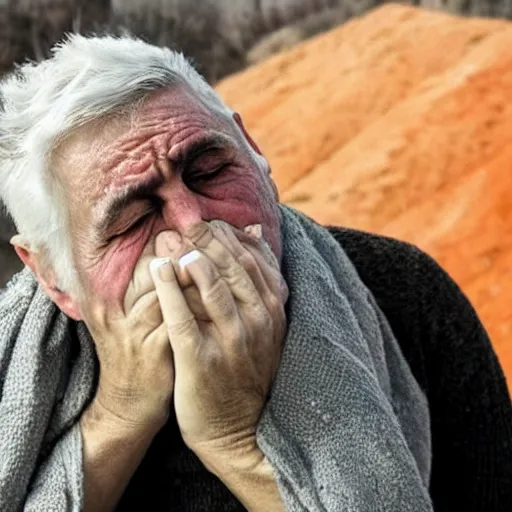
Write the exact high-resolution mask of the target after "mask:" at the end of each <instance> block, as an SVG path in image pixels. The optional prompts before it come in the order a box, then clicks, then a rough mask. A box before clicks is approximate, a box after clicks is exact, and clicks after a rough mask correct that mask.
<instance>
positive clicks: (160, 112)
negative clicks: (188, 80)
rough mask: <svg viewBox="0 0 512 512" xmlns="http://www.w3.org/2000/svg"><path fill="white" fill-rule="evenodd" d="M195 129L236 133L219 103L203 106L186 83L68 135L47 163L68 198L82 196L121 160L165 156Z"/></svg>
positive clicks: (120, 166)
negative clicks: (68, 194) (66, 192)
mask: <svg viewBox="0 0 512 512" xmlns="http://www.w3.org/2000/svg"><path fill="white" fill-rule="evenodd" d="M201 131H203V132H216V133H224V134H226V136H229V137H230V138H233V139H237V138H239V137H240V134H239V133H237V131H236V130H234V123H233V122H232V119H231V117H230V116H229V115H228V114H227V112H226V111H223V110H222V109H221V108H220V106H217V105H206V103H205V101H203V100H202V99H201V98H199V97H198V95H197V94H196V93H195V92H194V91H192V90H191V89H190V88H189V87H188V86H186V85H178V86H173V87H171V88H167V89H162V90H160V91H155V92H153V93H151V94H149V95H148V96H147V97H146V98H145V99H144V100H143V101H139V102H137V103H136V104H134V105H133V106H131V107H130V106H128V107H126V108H123V109H121V110H120V111H118V112H115V113H113V114H112V115H108V116H106V117H105V118H102V119H98V120H96V121H93V122H91V123H88V124H87V125H85V126H83V127H81V128H79V129H77V130H75V131H74V132H73V133H71V134H69V136H67V137H66V138H65V139H63V141H62V142H61V143H60V144H59V145H58V147H56V148H55V150H54V152H53V155H52V168H53V171H54V173H55V174H56V177H57V178H58V179H59V181H60V182H61V183H62V184H63V186H64V188H65V189H67V191H69V192H71V193H72V195H73V196H74V199H76V200H77V201H86V200H88V199H90V198H91V197H90V196H91V193H92V195H93V196H94V195H97V194H98V193H99V190H100V189H102V188H103V187H105V186H107V181H108V180H111V179H113V177H114V176H115V174H116V173H123V172H126V168H127V165H131V166H132V167H133V166H136V165H137V164H140V165H142V166H143V165H145V163H144V162H146V161H147V160H148V159H155V158H165V156H166V155H168V154H169V152H170V151H172V149H173V147H175V146H178V145H180V144H181V143H182V142H183V141H184V140H185V139H186V138H191V137H192V136H193V134H194V133H199V132H201ZM92 189H95V190H92Z"/></svg>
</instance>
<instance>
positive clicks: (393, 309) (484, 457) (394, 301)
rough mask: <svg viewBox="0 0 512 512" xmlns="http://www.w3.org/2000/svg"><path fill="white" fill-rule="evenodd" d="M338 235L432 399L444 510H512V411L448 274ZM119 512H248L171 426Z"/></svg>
mask: <svg viewBox="0 0 512 512" xmlns="http://www.w3.org/2000/svg"><path fill="white" fill-rule="evenodd" d="M329 229H330V231H331V233H332V234H333V235H334V237H335V238H336V240H337V241H338V242H339V243H340V244H341V246H342V247H343V249H344V250H345V251H346V253H347V255H348V256H349V257H350V259H351V260H352V262H353V263H354V265H355V267H356V269H357V271H358V272H359V275H360V277H361V279H362V280H363V282H364V283H365V284H366V286H367V287H368V288H369V289H370V290H371V291H372V293H373V295H374V296H375V298H376V300H377V302H378V304H379V306H380V308H381V309H382V311H383V312H384V314H385V315H386V317H387V318H388V321H389V324H390V325H391V328H392V330H393V332H394V334H395V337H396V339H397V341H398V343H399V344H400V346H401V349H402V352H403V354H404V356H405V358H406V359H407V361H408V363H409V365H410V367H411V369H412V372H413V374H414V376H415V377H416V379H417V381H418V382H419V384H420V386H421V387H422V389H423V390H424V392H425V394H426V395H427V398H428V403H429V408H430V415H431V427H432V449H433V456H432V477H431V484H430V493H431V496H432V501H433V504H434V509H435V511H436V512H444V511H447V512H448V511H449V512H458V511H461V512H462V511H463V512H493V511H496V512H497V511H505V510H507V511H508V510H512V403H511V400H510V396H509V394H508V390H507V386H506V383H505V378H504V375H503V372H502V370H501V368H500V366H499V363H498V361H497V358H496V355H495V353H494V351H493V349H492V347H491V343H490V341H489V338H488V336H487V334H486V332H485V330H484V329H483V327H482V325H481V323H480V321H479V319H478V317H477V315H476V313H475V311H474V309H473V308H472V306H471V305H470V303H469V302H468V300H467V299H466V297H465V296H464V295H463V294H462V292H461V291H460V289H459V288H458V286H457V285H456V284H455V283H454V282H453V280H452V279H451V278H450V277H449V276H448V275H447V274H446V273H445V272H444V271H443V270H442V269H441V268H440V267H439V265H438V264H437V263H435V262H434V260H432V258H430V257H429V256H427V255H426V254H425V253H423V252H421V251H420V250H418V249H417V248H415V247H414V246H411V245H409V244H406V243H404V242H399V241H397V240H393V239H390V238H385V237H381V236H376V235H372V234H368V233H363V232H360V231H354V230H349V229H340V228H329ZM118 510H121V511H126V510H151V511H155V512H158V511H165V512H171V511H172V512H175V511H176V512H177V511H180V512H200V511H201V512H207V511H208V512H215V511H219V512H228V511H229V512H232V511H243V510H244V508H243V507H242V506H241V505H240V504H239V502H238V501H237V500H236V499H235V498H234V497H233V496H232V495H231V493H230V492H229V491H228V490H227V489H226V488H225V487H224V485H223V484H222V483H221V482H220V481H219V480H218V479H216V478H215V477H214V476H213V475H211V474H210V473H209V472H208V471H207V470H206V469H204V467H203V466H202V464H201V463H200V461H199V460H198V459H197V457H196V456H195V455H194V454H193V453H192V452H191V451H190V450H189V449H187V447H186V446H185V445H184V443H183V441H182V440H181V437H180V435H179V430H178V427H177V425H176V420H175V418H171V420H170V421H169V423H168V425H167V426H166V427H165V428H164V429H163V430H162V431H161V432H160V433H159V434H158V436H157V437H156V438H155V440H154V441H153V443H152V445H151V447H150V449H149V451H148V453H147V455H146V457H145V458H144V460H143V462H142V464H141V465H140V466H139V468H138V470H137V472H136V474H135V475H134V477H133V479H132V481H131V482H130V484H129V486H128V488H127V490H126V492H125V494H124V496H123V499H122V500H121V503H120V505H119V507H118ZM397 512H398V511H397Z"/></svg>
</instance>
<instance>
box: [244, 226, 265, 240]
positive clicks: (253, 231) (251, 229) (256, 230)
mask: <svg viewBox="0 0 512 512" xmlns="http://www.w3.org/2000/svg"><path fill="white" fill-rule="evenodd" d="M244 231H245V232H246V233H247V234H248V235H252V236H253V237H254V238H257V239H258V240H259V239H261V237H262V236H263V230H262V227H261V224H251V225H249V226H245V228H244Z"/></svg>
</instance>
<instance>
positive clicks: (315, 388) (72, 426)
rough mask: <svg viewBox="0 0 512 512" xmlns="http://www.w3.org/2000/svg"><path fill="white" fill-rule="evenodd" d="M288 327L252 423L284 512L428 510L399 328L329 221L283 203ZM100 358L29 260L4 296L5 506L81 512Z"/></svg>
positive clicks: (421, 427)
mask: <svg viewBox="0 0 512 512" xmlns="http://www.w3.org/2000/svg"><path fill="white" fill-rule="evenodd" d="M281 222H282V226H281V231H282V239H283V248H284V251H283V253H284V257H283V272H284V275H285V278H286V280H287V283H288V286H289V289H290V298H289V301H288V304H287V315H288V332H287V336H286V340H285V346H284V351H283V355H282V360H281V364H280V368H279V371H278V375H277V377H276V380H275V382H274V385H273V387H272V391H271V396H270V398H269V401H268V403H267V406H266V408H265V410H264V412H263V415H262V418H261V421H260V424H259V427H258V433H257V435H258V443H259V445H260V447H261V449H262V450H263V451H264V452H265V453H266V455H267V456H268V458H269V459H270V461H271V462H272V464H273V466H274V468H275V472H276V477H277V481H278V485H279V488H280V492H281V496H282V498H283V502H284V503H285V505H286V510H289V511H301V512H307V511H309V512H324V511H329V512H331V511H332V512H334V511H336V512H338V511H354V512H355V511H358V512H359V511H361V512H370V511H372V512H373V511H389V512H391V511H393V512H398V511H400V512H407V511H411V512H424V511H431V510H432V506H431V502H430V498H429V495H428V490H427V489H428V481H429V474H430V452H431V450H430V434H429V416H428V409H427V404H426V400H425V397H424V395H423V394H422V392H421V390H420V389H419V387H418V384H417V383H416V381H415V380H414V378H413V376H412V374H411V372H410V370H409V367H408V365H407V363H406V362H405V360H404V358H403V356H402V354H401V352H400V349H399V347H398V344H397V342H396V340H395V338H394V336H393V333H392V332H391V329H390V327H389V325H388V323H387V321H386V319H385V318H384V316H383V314H382V312H381V311H380V309H379V308H378V306H377V304H376V303H375V300H374V298H373V296H372V295H371V293H370V292H369V291H368V289H367V288H366V287H365V286H364V284H363V283H362V282H361V280H360V279H359V277H358V275H357V273H356V271H355V269H354V267H353V265H352V264H351V262H350V261H349V259H348V258H347V256H346V255H345V253H344V252H343V251H342V249H341V248H340V246H339V245H338V243H337V242H336V241H335V240H334V239H333V238H332V236H331V235H330V234H329V233H328V231H327V230H326V229H324V228H323V227H321V226H319V225H317V224H316V223H314V222H313V221H312V220H311V219H309V218H307V217H305V216H303V215H301V214H299V213H298V212H296V211H295V210H293V209H291V208H288V207H284V206H282V207H281ZM96 372H97V364H96V359H95V353H94V348H93V343H92V340H91V337H90V335H89V333H88V331H87V329H86V328H85V326H84V325H83V324H82V323H75V322H73V321H71V320H70V319H68V318H67V317H66V316H65V315H63V314H62V313H60V312H59V311H58V309H57V308H56V307H55V306H54V305H53V303H52V302H51V301H50V300H49V299H48V298H47V297H46V295H45V294H44V292H43V291H42V290H41V288H40V287H39V286H38V285H37V283H36V281H35V278H34V276H33V275H32V274H31V273H30V272H29V271H28V270H27V269H26V270H24V271H22V272H21V273H20V274H18V275H17V276H16V277H15V278H14V279H13V280H12V281H11V283H10V285H9V287H8V289H7V290H6V291H5V292H4V293H3V295H2V296H1V297H0V510H2V512H9V511H18V510H21V509H23V510H26V511H34V512H35V511H37V512H50V511H52V512H53V511H59V512H60V511H78V510H80V509H81V507H82V501H83V470H82V443H81V436H80V430H79V426H78V419H79V416H80V414H81V412H82V411H83V410H84V408H85V407H86V405H87V403H88V402H89V401H90V399H91V397H92V395H93V394H94V387H95V383H96V377H97V376H96Z"/></svg>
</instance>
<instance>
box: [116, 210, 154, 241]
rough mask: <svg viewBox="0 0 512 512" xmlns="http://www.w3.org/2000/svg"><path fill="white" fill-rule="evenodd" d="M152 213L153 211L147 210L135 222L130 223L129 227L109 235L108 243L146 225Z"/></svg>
mask: <svg viewBox="0 0 512 512" xmlns="http://www.w3.org/2000/svg"><path fill="white" fill-rule="evenodd" d="M152 213H153V212H147V213H146V214H144V215H142V216H141V217H139V218H138V219H136V220H135V221H134V222H132V223H131V224H129V225H128V227H126V228H125V229H123V230H122V231H119V232H118V233H115V234H113V235H111V236H109V237H108V238H107V243H108V242H111V241H112V240H114V239H115V238H118V237H120V236H123V235H127V234H129V233H131V232H133V231H136V230H137V229H139V228H140V227H142V226H143V225H144V223H145V222H146V220H148V217H150V216H151V215H152Z"/></svg>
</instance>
